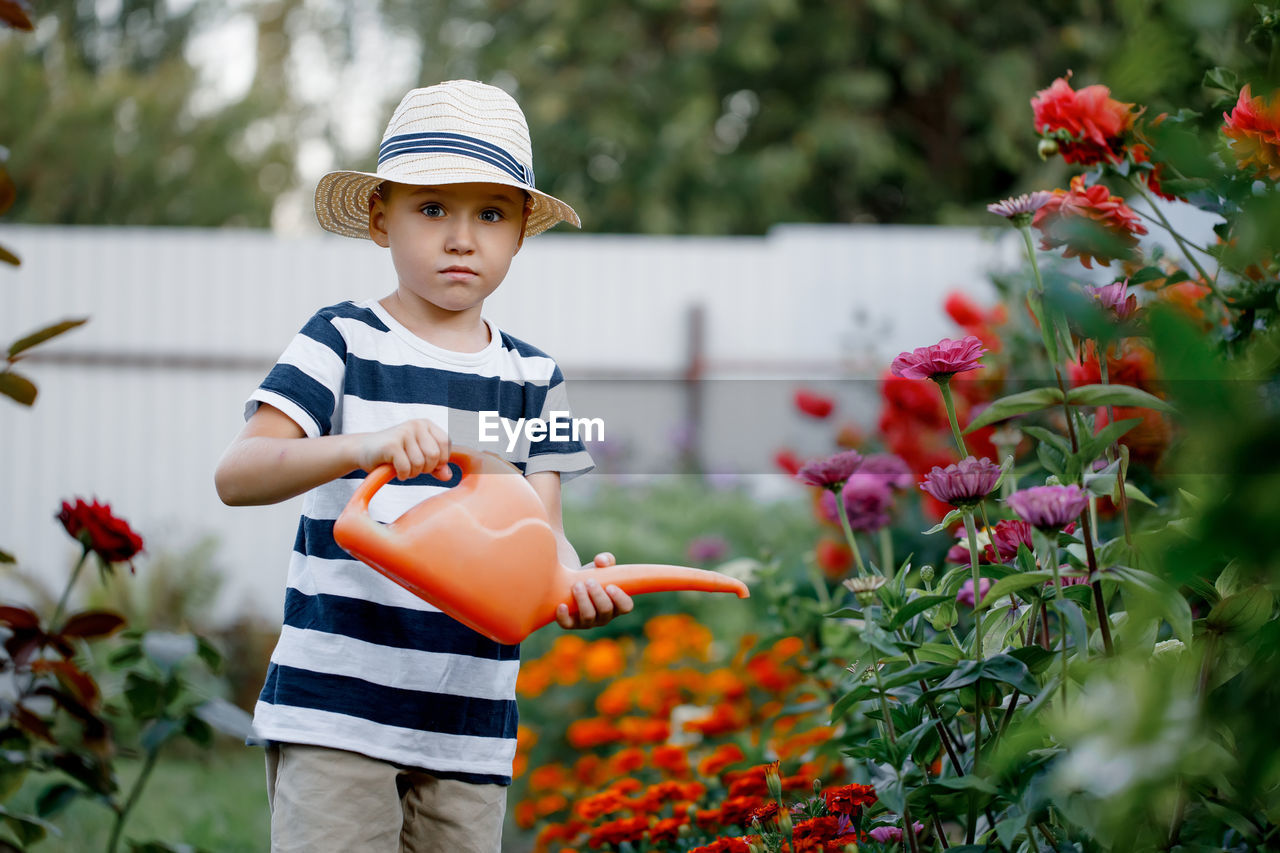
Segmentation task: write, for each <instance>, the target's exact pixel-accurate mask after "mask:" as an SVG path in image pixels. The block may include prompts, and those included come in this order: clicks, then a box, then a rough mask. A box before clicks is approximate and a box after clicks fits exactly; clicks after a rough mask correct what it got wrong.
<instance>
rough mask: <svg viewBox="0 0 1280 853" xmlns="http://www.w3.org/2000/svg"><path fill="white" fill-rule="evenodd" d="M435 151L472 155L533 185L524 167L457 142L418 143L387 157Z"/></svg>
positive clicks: (524, 182) (473, 157)
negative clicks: (472, 149)
mask: <svg viewBox="0 0 1280 853" xmlns="http://www.w3.org/2000/svg"><path fill="white" fill-rule="evenodd" d="M433 153H434V154H461V155H462V156H463V157H470V158H471V159H473V160H480V161H482V162H485V163H488V164H489V165H491V166H494V167H495V168H497V169H500V170H501V171H503V172H506V173H507V174H508V175H510V176H511V177H513V178H515V179H516V180H517V181H519V182H520V183H522V184H527V185H531V182H530V180H529V179H528V178H527V177H526V176H525V173H524V170H523V169H513V168H511V167H510V166H508V165H507V164H506V163H503V162H502V161H501V160H498V159H497V158H496V157H490V156H488V155H485V154H481V153H480V152H478V151H470V150H468V149H467V148H464V147H462V146H460V145H455V144H444V145H416V146H414V147H412V148H405V149H402V150H400V151H396V152H394V153H392V154H391V155H389V156H388V158H387V159H390V157H394V156H397V155H400V154H433ZM383 162H384V161H383V160H379V161H378V165H379V166H381V165H382V164H383Z"/></svg>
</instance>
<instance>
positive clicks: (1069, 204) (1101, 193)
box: [1031, 175, 1147, 269]
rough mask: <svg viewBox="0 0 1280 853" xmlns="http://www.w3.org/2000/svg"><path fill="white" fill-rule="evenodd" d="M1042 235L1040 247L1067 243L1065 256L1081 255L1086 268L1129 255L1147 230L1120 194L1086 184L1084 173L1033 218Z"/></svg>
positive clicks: (1055, 191)
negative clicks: (1113, 193)
mask: <svg viewBox="0 0 1280 853" xmlns="http://www.w3.org/2000/svg"><path fill="white" fill-rule="evenodd" d="M1031 225H1032V226H1033V227H1034V228H1037V229H1039V231H1040V234H1041V238H1042V239H1041V240H1040V248H1042V249H1046V250H1047V249H1056V248H1058V247H1059V246H1065V247H1066V251H1065V252H1063V255H1064V256H1065V257H1068V258H1074V257H1079V258H1080V263H1082V264H1084V265H1085V267H1086V268H1087V269H1093V261H1095V260H1096V261H1098V262H1099V263H1101V264H1102V265H1104V266H1109V265H1110V264H1111V261H1112V260H1113V259H1116V258H1122V257H1125V256H1126V255H1128V254H1130V253H1131V252H1132V250H1133V248H1134V247H1135V246H1137V245H1138V235H1140V234H1146V233H1147V229H1146V226H1144V225H1143V224H1142V223H1141V222H1139V221H1138V215H1137V214H1136V213H1134V212H1133V209H1132V208H1131V207H1129V205H1127V204H1125V203H1124V199H1122V198H1120V196H1115V195H1112V194H1111V191H1110V190H1108V189H1107V188H1106V187H1105V186H1103V185H1102V184H1094V185H1093V186H1091V187H1086V186H1085V185H1084V175H1076V176H1075V177H1074V178H1072V179H1071V189H1069V190H1054V191H1053V198H1051V199H1049V202H1048V203H1047V204H1046V205H1045V206H1044V207H1042V208H1040V209H1039V210H1038V211H1036V216H1035V219H1033V220H1032V221H1031Z"/></svg>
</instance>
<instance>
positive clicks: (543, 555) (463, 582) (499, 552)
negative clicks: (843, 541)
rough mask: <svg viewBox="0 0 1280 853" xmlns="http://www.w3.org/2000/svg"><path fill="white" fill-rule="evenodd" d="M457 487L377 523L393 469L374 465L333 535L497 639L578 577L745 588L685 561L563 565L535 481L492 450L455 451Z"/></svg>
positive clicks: (563, 594)
mask: <svg viewBox="0 0 1280 853" xmlns="http://www.w3.org/2000/svg"><path fill="white" fill-rule="evenodd" d="M449 463H450V464H451V465H455V466H457V467H458V469H459V470H460V471H461V475H462V479H461V481H460V482H459V483H458V485H456V486H454V487H453V488H451V489H449V490H448V491H447V492H443V493H441V494H439V495H434V496H432V497H430V498H427V499H426V500H424V501H423V502H422V503H420V504H418V505H417V506H415V507H413V508H411V509H410V510H408V511H407V512H406V513H404V515H402V516H400V518H398V519H396V520H395V521H393V522H392V523H390V524H381V523H379V522H377V521H374V520H373V518H371V517H370V515H369V501H370V500H372V498H373V495H374V493H375V492H377V491H378V489H380V488H382V487H383V486H385V485H386V484H387V483H389V482H391V479H392V478H393V477H394V476H395V469H393V468H392V467H391V466H390V465H379V466H378V467H377V468H375V469H374V470H373V472H372V473H370V474H369V476H368V477H366V478H365V481H364V482H363V483H362V484H361V485H360V487H359V488H358V489H357V490H356V493H355V494H354V495H352V497H351V502H350V503H348V504H347V506H346V509H344V510H343V511H342V515H341V516H339V517H338V520H337V522H335V523H334V526H333V538H334V539H335V540H337V543H338V544H339V545H340V546H342V547H343V548H344V549H346V550H347V552H348V553H350V554H351V555H352V556H354V557H357V558H359V559H360V560H363V561H364V562H365V563H368V564H369V565H370V566H372V567H373V568H375V569H377V570H378V571H379V572H382V574H384V575H386V576H387V577H389V578H391V580H393V581H395V582H396V583H398V584H400V585H401V586H403V587H404V588H405V589H407V590H409V591H410V592H412V593H414V594H415V595H417V596H418V597H419V598H422V599H425V600H426V601H429V602H430V603H431V604H434V605H435V606H436V607H439V608H440V609H441V610H443V611H444V612H445V613H448V614H449V615H450V616H452V617H453V618H454V619H457V620H458V621H459V622H461V623H463V624H464V625H467V626H469V627H471V628H474V629H475V630H477V631H479V632H480V633H481V634H484V635H485V636H486V637H489V638H490V639H493V640H496V641H498V642H499V643H518V642H520V641H521V640H523V639H524V638H525V637H527V636H529V635H530V634H532V633H533V632H534V631H536V630H538V629H539V628H541V627H542V626H543V625H546V624H547V623H548V622H550V621H552V620H553V619H554V618H555V613H556V607H557V605H559V604H561V603H563V604H567V605H568V606H569V612H570V614H574V613H576V612H577V610H578V605H577V602H576V601H575V600H574V597H573V594H572V589H573V585H574V583H576V582H578V581H586V580H589V579H591V578H595V579H596V580H597V581H599V582H600V585H601V586H602V587H604V586H607V585H609V584H616V585H617V586H618V587H619V588H621V589H622V590H623V591H624V592H626V593H628V594H629V595H636V594H638V593H646V592H668V591H672V590H680V589H688V590H697V591H701V592H733V593H737V595H738V597H739V598H747V597H748V596H749V595H750V593H749V592H748V591H747V587H746V585H745V584H743V583H742V581H739V580H736V579H734V578H731V577H728V576H727V575H722V574H719V573H718V572H708V571H704V570H702V569H691V568H687V567H685V566H664V565H652V564H640V565H629V566H609V567H607V568H593V569H581V570H579V569H577V567H570V566H564V565H561V564H560V561H559V559H558V557H557V549H556V535H555V533H554V532H553V531H552V529H551V523H550V521H549V520H548V518H547V511H546V509H545V508H544V507H543V505H542V501H541V499H540V498H539V497H538V495H537V493H536V492H535V491H534V490H533V487H532V486H530V485H529V484H528V483H527V482H525V479H524V476H523V475H521V473H520V471H519V470H518V469H517V468H516V467H515V466H514V465H511V464H510V463H508V462H506V461H505V460H503V459H500V458H498V457H497V456H494V455H493V454H492V453H484V452H479V451H468V450H462V449H456V448H455V449H454V450H453V452H452V453H451V454H450V455H449Z"/></svg>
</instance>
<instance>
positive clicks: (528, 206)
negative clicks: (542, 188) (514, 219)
mask: <svg viewBox="0 0 1280 853" xmlns="http://www.w3.org/2000/svg"><path fill="white" fill-rule="evenodd" d="M530 213H533V196H531V195H529V194H528V193H525V194H524V212H523V213H522V214H521V216H520V239H519V240H517V241H516V251H517V252H518V251H520V247H521V246H523V245H524V230H525V229H526V228H528V227H529V214H530Z"/></svg>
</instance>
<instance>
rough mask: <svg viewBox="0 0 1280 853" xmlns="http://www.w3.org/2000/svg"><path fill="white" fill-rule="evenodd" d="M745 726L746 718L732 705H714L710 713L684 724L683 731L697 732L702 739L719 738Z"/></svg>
mask: <svg viewBox="0 0 1280 853" xmlns="http://www.w3.org/2000/svg"><path fill="white" fill-rule="evenodd" d="M746 724H747V717H746V714H744V713H743V712H742V711H740V710H738V709H737V708H736V707H734V706H733V705H724V704H721V705H716V706H715V708H713V709H712V710H711V713H710V714H708V715H707V716H705V717H701V718H699V719H696V720H689V721H688V722H686V723H685V724H684V728H685V731H690V732H697V733H698V734H701V735H702V736H703V737H719V736H720V735H726V734H729V733H730V732H736V731H739V730H741V729H742V728H743V727H744V726H745V725H746Z"/></svg>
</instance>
